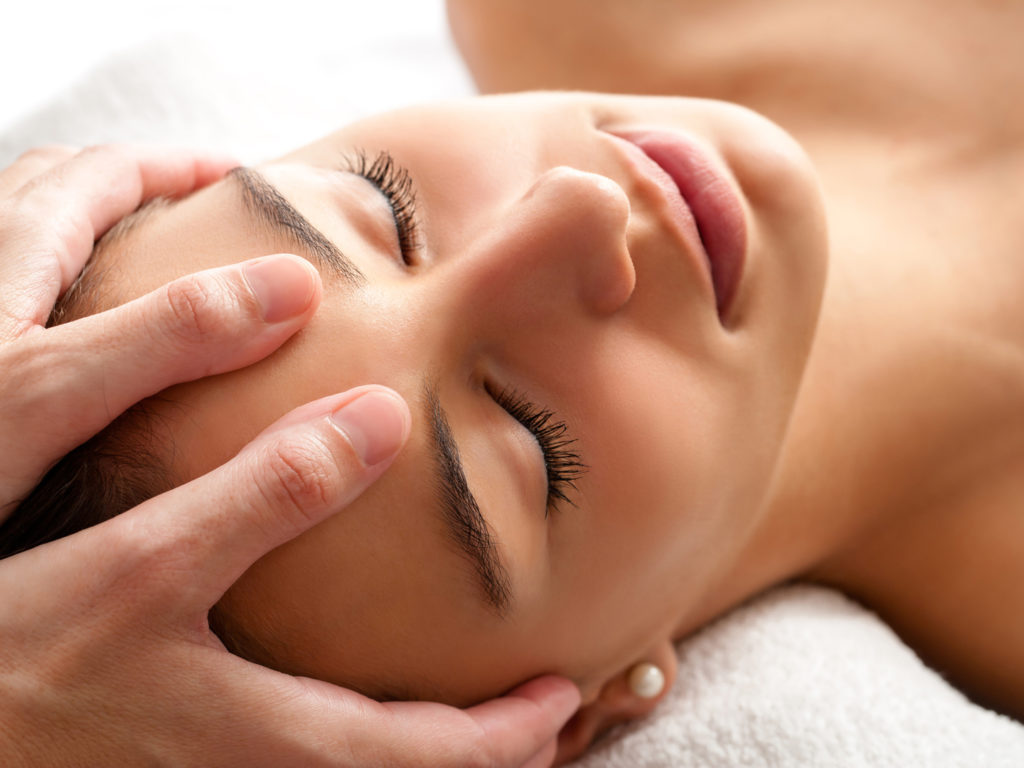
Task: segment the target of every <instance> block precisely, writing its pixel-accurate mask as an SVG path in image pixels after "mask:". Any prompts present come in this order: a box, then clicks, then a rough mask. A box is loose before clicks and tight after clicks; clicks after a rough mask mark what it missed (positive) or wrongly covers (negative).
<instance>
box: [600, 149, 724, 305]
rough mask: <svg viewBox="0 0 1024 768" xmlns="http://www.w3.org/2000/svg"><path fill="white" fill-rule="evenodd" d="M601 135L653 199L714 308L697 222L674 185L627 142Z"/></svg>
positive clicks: (656, 166)
mask: <svg viewBox="0 0 1024 768" xmlns="http://www.w3.org/2000/svg"><path fill="white" fill-rule="evenodd" d="M604 133H606V134H607V135H608V136H610V137H611V138H612V139H613V140H614V142H615V144H616V146H617V147H619V149H620V151H621V154H622V155H623V159H624V160H625V161H626V163H627V164H628V165H629V166H630V167H631V168H632V170H633V172H634V173H635V174H636V177H637V178H636V181H638V182H640V183H639V186H640V187H641V188H647V189H649V190H650V191H651V192H653V194H655V195H657V200H656V202H655V204H654V206H653V207H654V209H655V210H657V211H658V212H659V214H660V220H661V222H662V224H663V226H664V227H665V228H666V229H667V230H669V231H670V232H671V233H672V235H673V236H674V238H675V240H676V242H677V244H678V245H679V246H680V248H681V250H683V252H685V253H686V254H687V256H688V257H689V258H690V261H691V263H692V264H693V265H694V266H695V267H696V268H697V269H698V270H699V271H700V274H701V275H702V282H703V284H704V288H705V290H706V292H707V295H708V299H709V300H710V301H711V303H712V305H714V304H715V286H714V282H713V281H712V277H711V259H710V257H709V256H708V253H707V250H706V249H705V247H704V243H703V242H702V241H701V237H700V231H699V230H698V228H697V220H696V219H695V218H694V215H693V212H692V211H691V210H690V207H689V204H688V203H687V202H686V199H685V198H684V197H683V195H682V194H681V193H680V191H679V188H678V187H677V186H676V183H675V181H673V179H672V177H671V176H670V175H669V174H668V172H667V171H666V170H665V169H664V168H662V167H661V166H660V165H658V163H656V162H655V161H654V160H653V159H652V158H651V157H650V156H648V155H647V153H646V152H644V151H643V150H642V149H641V148H640V147H638V146H637V145H636V144H634V143H633V142H631V141H630V140H629V139H627V138H625V137H624V136H620V135H618V134H617V133H612V132H610V131H604ZM648 194H650V193H648Z"/></svg>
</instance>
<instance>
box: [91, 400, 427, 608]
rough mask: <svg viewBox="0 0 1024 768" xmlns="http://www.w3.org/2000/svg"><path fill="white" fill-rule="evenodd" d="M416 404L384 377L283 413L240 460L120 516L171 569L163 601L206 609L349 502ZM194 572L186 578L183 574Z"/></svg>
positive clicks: (153, 567)
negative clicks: (276, 552) (379, 383)
mask: <svg viewBox="0 0 1024 768" xmlns="http://www.w3.org/2000/svg"><path fill="white" fill-rule="evenodd" d="M411 421H412V419H411V416H410V414H409V408H408V406H407V405H406V403H405V401H404V400H403V399H402V398H401V397H400V396H399V395H398V394H397V393H395V392H394V391H392V390H390V389H387V388H385V387H375V386H370V387H357V388H356V389H353V390H349V391H348V392H345V393H343V394H340V395H333V396H331V397H327V398H323V399H321V400H317V401H314V402H312V403H308V404H306V405H305V406H302V407H300V408H298V409H296V410H295V411H292V412H291V413H290V414H288V415H286V416H284V417H283V418H282V419H280V420H279V421H278V422H276V423H275V424H273V425H271V426H270V427H269V428H267V429H266V430H264V432H263V433H262V434H261V435H260V436H259V437H257V438H256V440H254V441H253V442H252V443H251V444H249V445H248V446H247V447H246V448H245V449H243V450H242V452H241V453H240V454H239V455H238V456H237V457H235V458H234V459H233V460H232V461H230V462H228V463H227V464H225V465H224V466H222V467H219V468H218V469H215V470H213V471H212V472H210V473H209V474H207V475H205V476H203V477H200V478H198V479H196V480H194V481H192V482H190V483H187V484H186V485H184V486H181V487H179V488H176V489H174V490H172V491H169V492H167V493H165V494H163V495H161V496H158V497H156V498H155V499H151V500H150V501H148V502H146V503H145V504H142V505H140V506H139V507H137V508H136V509H134V510H131V511H130V512H128V513H126V514H125V515H122V516H121V517H120V518H115V520H114V521H111V522H117V523H119V524H121V525H123V526H125V528H124V529H123V530H124V531H126V532H127V533H128V535H130V536H131V537H133V539H134V541H133V542H131V543H130V545H129V546H128V547H127V550H128V551H134V552H138V553H141V555H142V557H144V558H145V559H146V561H147V562H146V564H144V566H145V567H140V566H139V565H138V564H132V563H130V562H129V563H126V567H128V568H132V569H133V570H139V571H149V572H151V573H153V574H156V576H157V578H158V580H159V572H160V570H161V569H164V571H165V572H166V573H168V574H169V578H168V580H167V583H166V587H167V593H166V594H163V595H161V594H160V593H159V591H157V592H154V594H153V598H154V599H155V600H157V601H158V602H161V603H168V601H170V600H173V601H174V602H175V603H177V606H178V608H179V609H180V612H181V613H179V615H177V616H174V615H172V613H173V612H172V611H171V610H168V612H167V618H168V619H169V620H173V619H175V618H177V619H181V618H183V617H184V618H186V619H187V617H188V615H189V612H192V613H194V612H196V611H199V612H200V613H201V614H202V615H205V613H206V611H207V610H209V608H210V607H212V606H213V604H214V603H215V602H216V601H217V600H219V599H220V598H221V596H222V595H223V594H224V592H226V591H227V589H228V587H229V586H231V584H233V583H234V582H235V581H236V580H237V579H238V577H239V576H241V575H242V573H243V572H244V571H246V570H247V569H248V568H249V566H251V565H252V564H253V563H254V562H255V561H256V560H258V559H259V558H260V557H262V556H263V555H264V554H266V553H267V552H269V551H270V550H272V549H274V548H276V547H278V546H280V545H281V544H283V543H285V542H286V541H289V540H290V539H293V538H295V537H296V536H298V535H299V534H301V533H303V532H304V531H306V530H308V529H309V528H311V527H313V526H314V525H316V524H317V523H319V522H321V521H323V520H324V519H326V518H327V517H329V516H330V515H333V514H335V513H337V512H339V511H340V510H341V509H343V508H344V507H345V506H346V505H348V504H349V503H351V502H352V501H353V500H354V499H355V498H356V497H357V496H358V495H359V494H360V493H362V492H363V490H364V489H365V488H366V487H367V486H369V485H370V483H372V482H373V481H374V480H376V479H377V477H379V476H380V474H381V473H382V472H384V470H385V469H386V468H387V467H388V466H389V465H390V463H391V461H392V459H393V458H394V456H395V454H396V453H397V452H398V450H399V449H400V448H401V446H402V445H404V443H405V441H406V439H407V438H408V436H409V430H410V425H411ZM183 573H188V574H189V578H188V580H187V583H182V581H183V580H182V578H181V575H182V574H183Z"/></svg>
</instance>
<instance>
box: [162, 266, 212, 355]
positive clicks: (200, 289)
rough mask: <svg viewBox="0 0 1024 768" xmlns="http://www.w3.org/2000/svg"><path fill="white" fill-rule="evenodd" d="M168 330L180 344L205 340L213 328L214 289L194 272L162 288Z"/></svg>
mask: <svg viewBox="0 0 1024 768" xmlns="http://www.w3.org/2000/svg"><path fill="white" fill-rule="evenodd" d="M164 297H165V300H166V304H167V310H168V314H169V315H170V318H171V325H170V331H171V333H172V335H173V336H174V338H175V339H176V340H177V341H179V342H181V343H182V344H183V345H191V344H195V343H202V342H204V341H206V340H207V339H208V338H209V337H210V335H211V334H212V333H213V331H214V329H215V328H216V316H217V306H218V301H217V298H216V296H215V294H214V290H213V289H212V288H211V286H210V285H208V284H207V283H206V281H204V280H202V279H200V278H199V277H197V276H194V275H193V276H189V277H185V278H182V279H180V280H175V281H174V282H173V283H170V284H169V285H167V286H166V288H165V289H164Z"/></svg>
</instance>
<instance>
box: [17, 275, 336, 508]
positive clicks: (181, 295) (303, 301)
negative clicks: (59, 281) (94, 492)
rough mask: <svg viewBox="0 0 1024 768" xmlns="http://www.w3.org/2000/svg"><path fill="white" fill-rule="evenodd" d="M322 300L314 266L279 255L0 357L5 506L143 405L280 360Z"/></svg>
mask: <svg viewBox="0 0 1024 768" xmlns="http://www.w3.org/2000/svg"><path fill="white" fill-rule="evenodd" d="M321 292H322V288H321V284H320V278H319V275H318V274H317V272H316V270H315V269H314V268H313V266H312V265H310V264H309V262H308V261H306V260H305V259H301V258H299V257H298V256H290V255H279V256H268V257H264V258H260V259H254V260H252V261H249V262H245V263H243V264H238V265H233V266H230V267H222V268H218V269H212V270H208V271H205V272H199V273H196V274H194V275H189V276H187V277H184V278H181V279H179V280H175V281H174V282H172V283H170V284H168V285H166V286H163V287H161V288H159V289H157V290H155V291H153V292H152V293H150V294H148V295H146V296H143V297H141V298H139V299H136V300H135V301H132V302H129V303H128V304H125V305H123V306H121V307H117V308H115V309H112V310H110V311H108V312H103V313H101V314H98V315H92V316H90V317H86V318H83V319H81V320H76V321H74V322H71V323H67V324H65V325H60V326H57V327H55V328H50V329H48V330H46V331H42V332H39V333H36V334H32V335H30V336H28V337H25V338H23V339H20V340H18V341H16V342H14V343H12V344H10V345H8V346H7V347H2V348H0V370H3V371H4V376H3V377H2V378H0V401H2V402H3V403H4V404H5V406H4V409H3V411H2V412H0V455H2V456H5V457H9V458H8V459H7V460H6V461H5V463H4V466H3V467H0V489H4V490H7V491H8V495H7V498H4V494H3V493H0V505H2V504H4V503H7V502H10V501H11V499H13V498H17V497H19V496H20V494H21V492H23V491H27V490H28V488H31V487H32V486H33V485H34V484H35V483H36V482H37V481H38V479H39V477H40V476H41V475H42V472H43V471H44V470H45V469H46V468H47V467H48V466H50V465H51V464H52V463H53V462H54V461H56V460H57V459H58V458H60V457H61V456H63V455H64V454H65V453H67V452H68V451H69V450H71V449H72V448H73V447H75V446H76V445H79V444H81V443H82V442H84V441H85V440H87V439H88V438H90V437H92V436H93V435H94V434H96V433H97V432H99V431H100V430H102V429H103V428H104V427H105V426H106V425H107V424H109V423H110V421H112V420H113V419H114V418H116V417H117V416H118V415H119V414H120V413H122V412H123V411H125V410H126V409H127V408H129V407H130V406H131V405H133V404H134V403H136V402H138V401H139V400H141V399H143V398H145V397H147V396H149V395H152V394H155V393H156V392H159V391H161V390H163V389H165V388H167V387H169V386H171V385H172V384H176V383H179V382H183V381H191V380H193V379H197V378H202V377H204V376H209V375H211V374H215V373H222V372H224V371H230V370H233V369H236V368H240V367H243V366H246V365H249V364H251V363H254V362H256V361H257V360H260V359H262V358H263V357H265V356H266V355H268V354H270V353H271V352H272V351H273V350H275V349H276V348H277V347H278V346H280V345H281V344H282V343H283V342H284V341H285V340H286V339H287V338H289V337H290V336H291V335H292V334H294V333H295V331H297V330H298V329H299V328H301V327H302V326H303V325H305V324H306V322H308V321H309V319H310V317H312V315H313V313H314V312H315V311H316V308H317V306H318V304H319V302H320V296H321ZM24 435H32V440H31V441H30V443H29V444H23V443H22V437H23V436H24ZM5 482H6V488H5ZM0 509H2V506H0Z"/></svg>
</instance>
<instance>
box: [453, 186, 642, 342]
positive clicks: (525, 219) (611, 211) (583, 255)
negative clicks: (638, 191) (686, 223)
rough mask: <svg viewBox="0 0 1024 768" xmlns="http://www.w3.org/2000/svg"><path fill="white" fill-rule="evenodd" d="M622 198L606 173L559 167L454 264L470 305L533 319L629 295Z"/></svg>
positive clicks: (625, 201) (610, 306)
mask: <svg viewBox="0 0 1024 768" xmlns="http://www.w3.org/2000/svg"><path fill="white" fill-rule="evenodd" d="M629 212H630V208H629V197H628V196H627V195H626V193H625V192H624V191H623V190H622V188H621V187H620V186H619V185H618V184H616V183H615V182H614V181H612V180H611V179H609V178H607V177H605V176H601V175H598V174H595V173H587V172H584V171H579V170H577V169H575V168H569V167H564V166H559V167H556V168H552V169H550V170H548V171H546V172H544V173H543V174H541V176H540V177H539V178H537V179H536V180H535V181H534V183H533V184H532V185H531V186H530V187H529V189H527V190H526V192H525V193H523V194H522V195H521V196H520V197H519V198H518V199H516V200H515V201H514V202H513V203H512V204H511V205H510V206H508V207H507V208H506V209H504V210H499V211H496V212H495V215H494V219H493V221H494V224H493V226H492V227H491V228H490V231H489V232H488V233H487V234H486V235H485V236H484V237H482V238H481V239H480V241H479V242H478V243H476V244H474V246H473V247H472V248H471V249H470V251H471V252H470V253H468V254H466V258H465V262H464V263H463V264H462V265H461V266H462V267H463V269H465V271H466V273H465V274H464V275H463V277H465V279H466V285H465V287H466V288H467V289H468V291H469V292H470V293H469V294H467V296H471V299H470V301H471V302H472V303H474V304H475V305H476V311H477V312H479V313H481V314H483V315H487V314H488V313H498V314H500V315H501V317H502V318H503V319H504V321H506V322H507V321H510V320H511V321H513V322H518V321H522V322H526V323H528V324H529V325H535V324H537V323H538V322H549V321H551V320H552V319H553V316H554V315H557V314H559V313H562V314H565V313H573V314H576V315H580V314H587V315H590V316H607V315H610V314H613V313H615V312H616V311H618V310H619V309H620V308H621V307H622V306H623V305H624V304H626V302H628V301H629V298H630V296H631V295H632V293H633V289H634V287H635V285H636V274H635V272H634V268H633V262H632V259H631V258H630V255H629V249H628V247H627V241H626V228H627V224H628V222H629Z"/></svg>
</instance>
